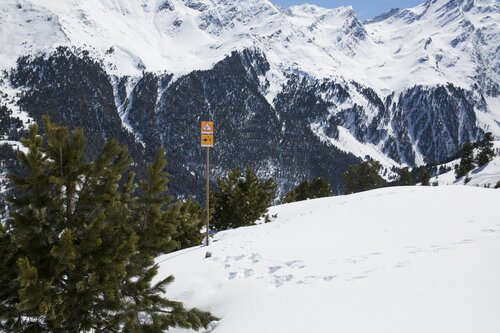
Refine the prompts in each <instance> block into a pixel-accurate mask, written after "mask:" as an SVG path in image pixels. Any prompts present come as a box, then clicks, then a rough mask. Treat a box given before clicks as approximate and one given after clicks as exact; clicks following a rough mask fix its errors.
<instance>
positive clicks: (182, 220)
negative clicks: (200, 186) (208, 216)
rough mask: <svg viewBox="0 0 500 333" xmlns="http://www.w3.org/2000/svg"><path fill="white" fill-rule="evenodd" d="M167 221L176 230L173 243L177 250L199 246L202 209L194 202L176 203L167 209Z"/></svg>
mask: <svg viewBox="0 0 500 333" xmlns="http://www.w3.org/2000/svg"><path fill="white" fill-rule="evenodd" d="M168 214H169V220H170V221H172V222H173V223H174V224H175V226H176V228H177V231H176V234H175V241H176V242H177V248H178V249H184V248H188V247H192V246H196V245H200V244H201V241H202V238H203V235H202V234H201V228H202V227H203V223H204V220H203V218H204V216H203V209H202V208H201V206H200V205H199V204H198V203H197V202H196V201H194V200H192V199H188V200H186V201H178V202H176V203H174V204H173V205H171V206H170V207H169V211H168Z"/></svg>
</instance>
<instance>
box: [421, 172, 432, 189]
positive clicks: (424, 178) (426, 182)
mask: <svg viewBox="0 0 500 333" xmlns="http://www.w3.org/2000/svg"><path fill="white" fill-rule="evenodd" d="M419 180H420V184H421V185H422V186H430V181H431V176H430V175H429V172H428V171H427V169H426V168H425V167H422V168H421V169H420V173H419Z"/></svg>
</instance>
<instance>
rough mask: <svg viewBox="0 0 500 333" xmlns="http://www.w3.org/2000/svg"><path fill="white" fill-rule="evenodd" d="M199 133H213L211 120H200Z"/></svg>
mask: <svg viewBox="0 0 500 333" xmlns="http://www.w3.org/2000/svg"><path fill="white" fill-rule="evenodd" d="M201 134H214V122H213V121H202V122H201Z"/></svg>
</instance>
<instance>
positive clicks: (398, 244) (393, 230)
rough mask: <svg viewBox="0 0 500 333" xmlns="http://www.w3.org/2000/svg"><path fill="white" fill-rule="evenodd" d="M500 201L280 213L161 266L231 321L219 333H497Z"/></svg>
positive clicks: (356, 201) (426, 198) (371, 199)
mask: <svg viewBox="0 0 500 333" xmlns="http://www.w3.org/2000/svg"><path fill="white" fill-rule="evenodd" d="M499 200H500V190H493V189H481V188H475V187H466V186H439V187H415V186H413V187H397V188H387V189H380V190H375V191H368V192H363V193H358V194H354V195H348V196H338V197H333V198H323V199H316V200H310V201H302V202H298V203H293V204H287V205H282V206H277V207H274V208H272V209H271V213H273V214H274V213H277V214H278V219H277V220H276V221H274V222H271V223H268V224H262V225H258V226H252V227H246V228H239V229H236V230H231V231H226V232H223V233H219V234H217V235H216V237H215V240H216V241H214V242H213V243H212V244H211V245H210V247H209V248H207V247H196V248H191V249H187V250H183V251H180V252H175V253H171V254H168V255H165V256H163V257H160V258H158V260H157V262H158V263H159V265H160V270H159V272H160V274H159V276H158V279H160V278H164V277H166V276H168V275H170V274H173V275H174V276H175V277H176V281H175V282H174V283H173V284H172V285H171V286H170V287H169V289H168V290H167V293H168V296H169V297H171V298H173V299H178V300H181V301H183V302H185V304H187V305H193V306H194V305H195V306H199V307H201V308H203V309H207V310H210V311H211V312H212V313H214V314H215V315H217V316H219V317H220V318H221V320H220V321H219V322H217V323H215V324H214V326H213V327H212V329H211V330H209V331H210V332H213V333H226V332H227V333H232V332H239V333H247V332H248V333H253V332H261V333H274V332H288V333H303V332H345V333H351V332H352V333H357V332H367V333H370V332H387V333H392V332H412V333H413V332H415V333H417V332H428V333H441V332H456V333H462V332H463V333H468V332H483V333H495V332H498V330H499V329H500V323H499V321H498V318H499V316H498V314H499V313H500V300H499V299H498V297H493V296H492V295H498V294H499V293H500V284H499V283H498V281H499V279H500V269H499V268H500V258H499V257H498V255H497V253H499V251H500V221H499V219H498V212H497V211H495V210H494V209H492V207H496V206H497V205H498V201H499ZM206 251H210V252H212V257H211V258H207V259H205V258H204V257H205V253H206ZM175 332H186V331H182V330H178V331H175Z"/></svg>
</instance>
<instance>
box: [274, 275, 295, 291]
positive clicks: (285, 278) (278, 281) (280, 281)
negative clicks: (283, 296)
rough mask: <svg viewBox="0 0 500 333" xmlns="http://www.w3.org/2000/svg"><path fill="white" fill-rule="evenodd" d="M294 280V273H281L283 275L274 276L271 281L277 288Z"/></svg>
mask: <svg viewBox="0 0 500 333" xmlns="http://www.w3.org/2000/svg"><path fill="white" fill-rule="evenodd" d="M292 280H293V275H290V274H289V275H281V276H273V279H271V281H270V283H271V285H273V286H274V287H276V288H279V287H281V286H282V285H284V284H285V283H287V282H290V281H292Z"/></svg>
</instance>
